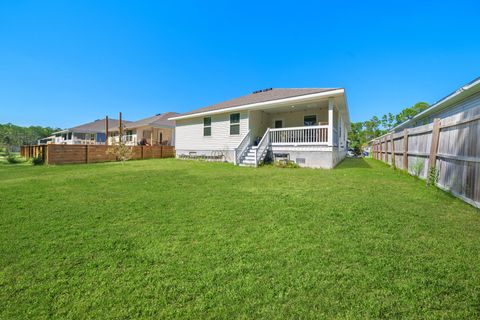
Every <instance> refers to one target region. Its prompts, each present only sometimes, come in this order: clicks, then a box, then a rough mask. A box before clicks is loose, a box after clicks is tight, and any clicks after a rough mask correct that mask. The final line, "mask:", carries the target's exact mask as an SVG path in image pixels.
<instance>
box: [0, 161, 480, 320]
mask: <svg viewBox="0 0 480 320" xmlns="http://www.w3.org/2000/svg"><path fill="white" fill-rule="evenodd" d="M0 181H1V184H0V318H2V319H14V318H24V319H38V318H57V319H65V318H81V319H84V318H92V319H105V318H117V319H125V318H157V319H158V318H194V319H198V318H222V319H232V318H245V319H246V318H249V319H258V318H265V319H272V318H280V319H284V318H294V319H298V318H348V319H354V318H360V319H365V318H387V319H390V318H413V319H421V318H423V319H426V318H431V319H439V318H464V319H476V318H479V317H480V212H479V210H477V209H475V208H473V207H471V206H469V205H467V204H465V203H463V202H462V201H460V200H458V199H456V198H454V197H452V196H450V195H448V194H446V193H444V192H442V191H439V190H436V189H433V188H426V187H425V184H424V182H423V181H419V180H416V179H415V178H413V177H410V176H407V175H405V174H404V173H402V172H399V171H394V170H393V169H391V168H389V167H387V166H385V165H384V164H381V163H380V162H377V161H374V160H360V159H352V160H345V161H344V162H343V163H342V164H341V165H340V166H339V167H337V169H335V170H310V169H278V168H273V167H263V168H258V169H253V168H244V167H234V166H233V165H230V164H221V163H206V162H191V161H180V160H175V159H161V160H144V161H131V162H128V163H126V164H125V165H122V164H120V163H103V164H92V165H65V166H26V165H20V166H15V165H0Z"/></svg>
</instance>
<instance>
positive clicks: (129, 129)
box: [125, 112, 178, 146]
mask: <svg viewBox="0 0 480 320" xmlns="http://www.w3.org/2000/svg"><path fill="white" fill-rule="evenodd" d="M176 115H178V113H176V112H166V113H162V114H157V115H155V116H153V117H149V118H145V119H141V120H138V121H134V122H130V123H128V124H127V125H126V126H125V139H126V140H127V143H128V144H131V145H137V144H138V143H140V141H141V140H142V139H145V141H146V142H147V143H148V144H149V145H166V146H173V145H175V121H172V120H168V118H171V117H174V116H176Z"/></svg>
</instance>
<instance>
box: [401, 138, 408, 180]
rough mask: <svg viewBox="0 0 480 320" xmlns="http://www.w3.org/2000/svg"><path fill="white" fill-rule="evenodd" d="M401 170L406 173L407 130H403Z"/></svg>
mask: <svg viewBox="0 0 480 320" xmlns="http://www.w3.org/2000/svg"><path fill="white" fill-rule="evenodd" d="M402 160H403V170H407V172H408V129H403V157H402Z"/></svg>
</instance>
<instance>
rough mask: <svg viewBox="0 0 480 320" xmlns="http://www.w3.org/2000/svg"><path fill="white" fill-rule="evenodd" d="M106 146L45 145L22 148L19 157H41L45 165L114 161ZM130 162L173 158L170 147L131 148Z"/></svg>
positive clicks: (172, 151)
mask: <svg viewBox="0 0 480 320" xmlns="http://www.w3.org/2000/svg"><path fill="white" fill-rule="evenodd" d="M109 147H111V146H106V145H68V144H47V145H39V146H22V147H21V148H20V155H21V156H23V157H25V158H27V159H28V158H34V157H41V158H42V159H43V161H44V163H46V164H67V163H95V162H107V161H116V157H115V155H113V154H109V153H107V150H108V148H109ZM131 148H132V157H131V159H132V160H136V159H152V158H173V157H175V149H174V147H172V146H132V147H131Z"/></svg>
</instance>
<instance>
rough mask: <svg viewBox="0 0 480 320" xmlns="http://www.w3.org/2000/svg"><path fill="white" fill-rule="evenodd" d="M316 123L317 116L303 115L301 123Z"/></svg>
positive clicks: (310, 124) (305, 124)
mask: <svg viewBox="0 0 480 320" xmlns="http://www.w3.org/2000/svg"><path fill="white" fill-rule="evenodd" d="M316 124H317V116H316V115H313V116H305V117H303V125H304V126H314V125H316Z"/></svg>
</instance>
